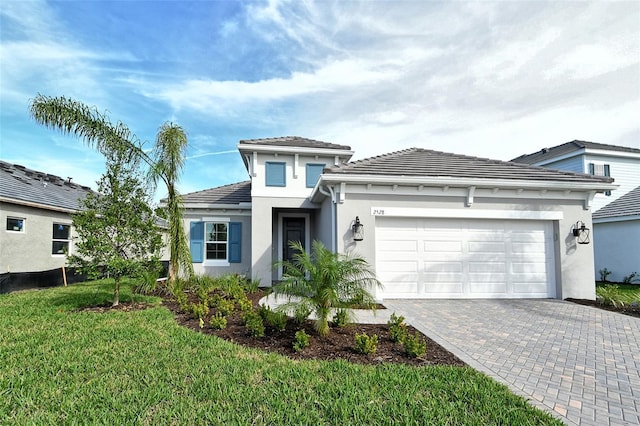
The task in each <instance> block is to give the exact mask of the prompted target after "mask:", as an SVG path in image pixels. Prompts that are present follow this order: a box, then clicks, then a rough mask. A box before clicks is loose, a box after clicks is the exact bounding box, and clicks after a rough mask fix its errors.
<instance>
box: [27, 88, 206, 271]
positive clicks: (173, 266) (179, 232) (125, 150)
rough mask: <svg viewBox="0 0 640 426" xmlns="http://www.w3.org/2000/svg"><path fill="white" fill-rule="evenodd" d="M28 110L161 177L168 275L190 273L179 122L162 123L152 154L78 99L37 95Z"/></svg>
mask: <svg viewBox="0 0 640 426" xmlns="http://www.w3.org/2000/svg"><path fill="white" fill-rule="evenodd" d="M30 111H31V116H32V117H33V118H34V119H35V120H36V121H37V122H38V123H40V124H42V125H44V126H46V127H49V128H53V129H57V130H59V131H61V132H62V133H64V134H72V135H75V136H77V137H78V138H80V139H82V140H83V141H84V142H85V143H86V144H87V145H88V146H91V147H94V148H96V149H97V150H98V151H99V152H100V153H102V154H103V155H105V156H108V155H110V153H112V152H120V153H122V158H123V159H125V160H127V161H128V162H129V163H130V164H138V163H140V161H142V162H144V163H146V164H147V165H148V166H149V177H150V179H151V181H152V182H153V184H154V185H155V184H157V182H158V181H159V180H161V181H163V182H164V184H165V185H166V187H167V192H168V198H167V209H166V213H167V219H168V222H169V249H170V254H169V256H170V261H169V278H170V279H171V280H174V279H175V278H176V277H177V276H178V275H179V274H180V268H182V271H183V272H184V273H185V274H186V275H188V276H189V277H191V276H193V264H192V263H191V254H190V252H189V244H188V242H187V237H186V235H185V232H184V229H183V226H182V217H183V206H182V198H181V197H180V194H179V192H178V191H177V189H176V184H177V182H178V179H179V178H180V174H181V173H182V167H183V165H184V159H185V157H186V147H187V136H186V133H185V131H184V130H183V129H182V127H180V126H177V125H175V124H173V123H165V124H163V125H162V126H161V127H160V130H159V132H158V135H157V138H156V146H155V149H154V152H153V157H151V156H149V155H147V153H146V152H145V151H144V150H143V149H142V143H141V142H140V141H139V140H138V138H137V137H136V136H135V135H134V134H133V133H131V131H130V130H129V128H128V127H127V126H126V125H125V124H124V123H122V122H118V123H116V124H114V123H112V122H111V121H109V119H108V117H107V116H106V114H103V113H100V112H99V111H98V110H97V109H96V108H95V107H89V106H87V105H85V104H83V103H82V102H79V101H76V100H73V99H69V98H66V97H64V96H61V97H58V98H55V97H49V96H44V95H40V94H39V95H38V96H36V97H35V99H34V100H33V101H32V102H31V107H30Z"/></svg>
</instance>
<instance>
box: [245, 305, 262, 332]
mask: <svg viewBox="0 0 640 426" xmlns="http://www.w3.org/2000/svg"><path fill="white" fill-rule="evenodd" d="M242 320H243V321H244V325H245V327H247V330H248V331H249V332H250V333H251V335H252V336H253V337H262V336H264V322H263V321H262V317H261V316H260V314H258V313H257V312H254V311H249V312H246V313H245V314H244V315H243V317H242Z"/></svg>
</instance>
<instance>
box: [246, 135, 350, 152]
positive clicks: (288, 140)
mask: <svg viewBox="0 0 640 426" xmlns="http://www.w3.org/2000/svg"><path fill="white" fill-rule="evenodd" d="M240 143H241V144H245V145H262V146H286V147H296V148H321V149H339V150H346V151H351V147H350V146H347V145H338V144H335V143H329V142H322V141H316V140H313V139H307V138H301V137H300V136H284V137H280V138H265V139H246V140H241V141H240Z"/></svg>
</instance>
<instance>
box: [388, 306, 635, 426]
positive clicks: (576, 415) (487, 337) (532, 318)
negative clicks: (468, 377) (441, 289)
mask: <svg viewBox="0 0 640 426" xmlns="http://www.w3.org/2000/svg"><path fill="white" fill-rule="evenodd" d="M384 304H385V306H386V307H387V309H389V310H390V312H394V311H395V312H396V313H397V314H398V315H403V316H404V317H405V318H406V320H407V322H408V323H409V324H411V325H413V326H414V327H415V328H417V329H418V330H420V331H421V332H423V333H424V334H426V335H428V336H429V337H431V338H432V339H433V340H435V341H436V342H438V343H439V344H440V345H442V346H443V347H445V348H446V349H448V350H449V351H451V352H453V353H454V354H456V355H457V356H458V357H459V358H460V359H462V360H463V361H465V362H466V363H467V364H469V365H470V366H471V367H473V368H475V369H477V370H479V371H482V372H484V373H485V374H487V375H489V376H490V377H492V378H494V379H496V380H497V381H498V382H501V383H503V384H505V385H507V386H508V387H509V388H510V389H511V390H512V391H513V392H515V393H516V394H519V395H521V396H524V397H525V398H526V399H528V400H529V401H530V403H531V404H532V405H534V406H536V407H538V408H542V409H545V410H547V411H550V412H551V413H552V414H554V415H555V416H556V417H557V418H559V419H561V420H562V421H564V422H565V423H566V424H570V425H573V424H576V425H638V424H640V319H638V318H634V317H630V316H626V315H622V314H617V313H613V312H608V311H604V310H601V309H596V308H592V307H588V306H581V305H577V304H574V303H570V302H563V301H559V300H506V299H500V300H495V299H493V300H385V301H384Z"/></svg>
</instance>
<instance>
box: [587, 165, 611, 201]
mask: <svg viewBox="0 0 640 426" xmlns="http://www.w3.org/2000/svg"><path fill="white" fill-rule="evenodd" d="M589 174H590V175H594V176H611V166H609V165H608V164H595V163H589ZM604 195H607V196H609V195H611V191H606V192H605V193H604Z"/></svg>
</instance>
